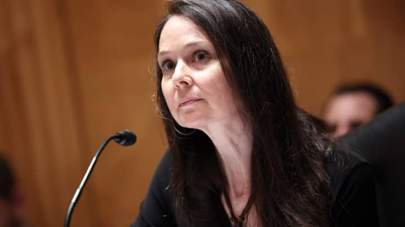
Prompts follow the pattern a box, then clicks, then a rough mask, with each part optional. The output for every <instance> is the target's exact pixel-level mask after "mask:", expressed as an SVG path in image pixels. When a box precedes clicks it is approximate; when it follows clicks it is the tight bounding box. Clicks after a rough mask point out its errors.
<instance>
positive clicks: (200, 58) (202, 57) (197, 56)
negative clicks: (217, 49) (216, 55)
mask: <svg viewBox="0 0 405 227" xmlns="http://www.w3.org/2000/svg"><path fill="white" fill-rule="evenodd" d="M209 57H210V56H209V53H208V52H207V51H204V50H198V51H196V52H194V54H193V62H206V61H208V60H209Z"/></svg>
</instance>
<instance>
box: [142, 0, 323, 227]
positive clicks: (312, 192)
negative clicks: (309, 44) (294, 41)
mask: <svg viewBox="0 0 405 227" xmlns="http://www.w3.org/2000/svg"><path fill="white" fill-rule="evenodd" d="M168 11H169V13H168V16H167V17H166V18H165V19H164V20H163V21H162V23H161V24H160V25H159V26H158V28H157V30H156V33H155V47H156V59H157V65H156V75H157V101H158V103H159V108H160V111H161V114H162V117H163V120H164V124H165V128H166V133H167V138H168V142H169V146H170V149H169V151H168V153H167V154H166V156H165V158H164V159H163V161H162V163H161V165H160V167H159V168H158V170H157V173H156V175H155V178H154V180H153V181H152V185H151V188H150V191H149V194H148V196H147V198H146V199H145V201H144V204H143V205H142V208H141V211H140V215H139V217H138V219H137V221H136V223H135V224H134V226H159V225H160V226H249V227H250V226H263V227H264V226H283V227H285V226H329V225H330V215H329V210H330V207H329V206H330V190H329V188H330V181H329V178H328V175H327V172H326V167H325V156H326V145H325V144H327V143H326V142H325V140H324V138H323V137H322V136H320V135H319V134H318V133H317V132H316V130H315V129H314V127H313V126H312V123H311V122H310V120H308V119H307V117H306V116H305V114H304V113H302V112H300V111H298V108H297V106H296V104H295V102H294V98H293V95H292V91H291V88H290V84H289V82H288V79H287V76H286V72H285V70H284V67H283V65H282V62H281V59H280V56H279V54H278V51H277V48H276V46H275V44H274V43H273V40H272V37H271V35H270V33H269V31H268V30H267V28H266V26H265V25H264V23H263V22H262V21H261V20H260V19H259V18H258V17H257V16H256V15H255V14H254V13H253V12H252V11H250V10H249V9H247V8H246V7H245V6H243V5H242V4H241V3H239V2H237V1H233V0H212V1H201V0H175V1H170V2H169V10H168Z"/></svg>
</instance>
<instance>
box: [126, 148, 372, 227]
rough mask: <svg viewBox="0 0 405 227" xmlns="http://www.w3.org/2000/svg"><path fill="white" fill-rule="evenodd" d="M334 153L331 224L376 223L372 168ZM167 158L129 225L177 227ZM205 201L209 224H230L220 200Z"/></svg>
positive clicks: (347, 226)
mask: <svg viewBox="0 0 405 227" xmlns="http://www.w3.org/2000/svg"><path fill="white" fill-rule="evenodd" d="M335 154H338V155H337V157H333V158H331V159H330V161H329V163H328V166H327V170H328V173H329V175H330V179H331V187H332V195H333V203H332V208H331V219H332V222H333V226H336V227H354V226H367V227H376V226H378V219H377V209H376V200H375V186H374V172H373V168H372V167H371V166H370V165H369V164H368V163H367V162H365V161H364V160H362V159H361V158H359V157H357V156H356V155H353V154H348V153H346V152H335ZM342 154H344V155H342ZM171 159H172V154H171V152H170V151H169V152H166V154H165V155H164V157H163V159H162V160H161V162H160V164H159V166H158V168H157V170H156V173H155V176H154V177H153V179H152V182H151V185H150V188H149V192H148V194H147V196H146V198H145V200H144V201H143V203H142V204H141V208H140V212H139V215H138V217H137V219H136V221H135V223H134V224H132V227H154V226H165V227H180V225H178V224H177V223H176V220H175V215H174V204H173V200H172V198H171V194H170V173H171V171H170V168H171V167H170V166H171ZM217 197H218V196H217ZM207 202H208V203H211V207H212V208H213V209H215V212H212V213H214V214H215V217H212V220H210V222H209V223H210V225H209V226H210V227H213V226H221V227H226V226H229V227H230V226H231V224H230V222H229V219H228V215H227V214H226V212H225V210H224V209H223V207H222V204H221V201H219V200H218V199H212V200H211V201H207ZM211 223H212V224H211ZM214 223H215V224H214ZM203 226H204V225H203Z"/></svg>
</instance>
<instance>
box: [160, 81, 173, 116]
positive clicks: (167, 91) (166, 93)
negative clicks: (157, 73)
mask: <svg viewBox="0 0 405 227" xmlns="http://www.w3.org/2000/svg"><path fill="white" fill-rule="evenodd" d="M161 88H162V93H163V97H164V98H165V101H166V104H167V106H168V107H169V110H170V112H171V113H172V107H173V89H171V87H170V86H169V84H168V83H167V82H166V83H165V82H164V81H163V80H162V83H161ZM172 114H173V113H172Z"/></svg>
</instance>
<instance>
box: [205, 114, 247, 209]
mask: <svg viewBox="0 0 405 227" xmlns="http://www.w3.org/2000/svg"><path fill="white" fill-rule="evenodd" d="M204 132H205V133H206V134H207V135H208V137H210V139H211V140H212V142H213V144H214V145H215V147H216V149H217V152H218V155H219V157H220V159H221V161H222V163H223V168H224V172H225V176H226V178H227V180H228V184H229V196H230V199H231V200H233V199H238V198H240V199H242V200H245V199H243V198H249V196H250V172H251V170H250V167H251V153H252V136H251V135H252V133H251V129H250V126H248V124H246V123H245V122H243V121H242V119H241V118H239V117H235V118H231V119H228V120H227V121H226V122H221V123H220V124H213V125H210V126H209V127H207V129H206V130H204ZM246 201H247V199H246Z"/></svg>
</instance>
